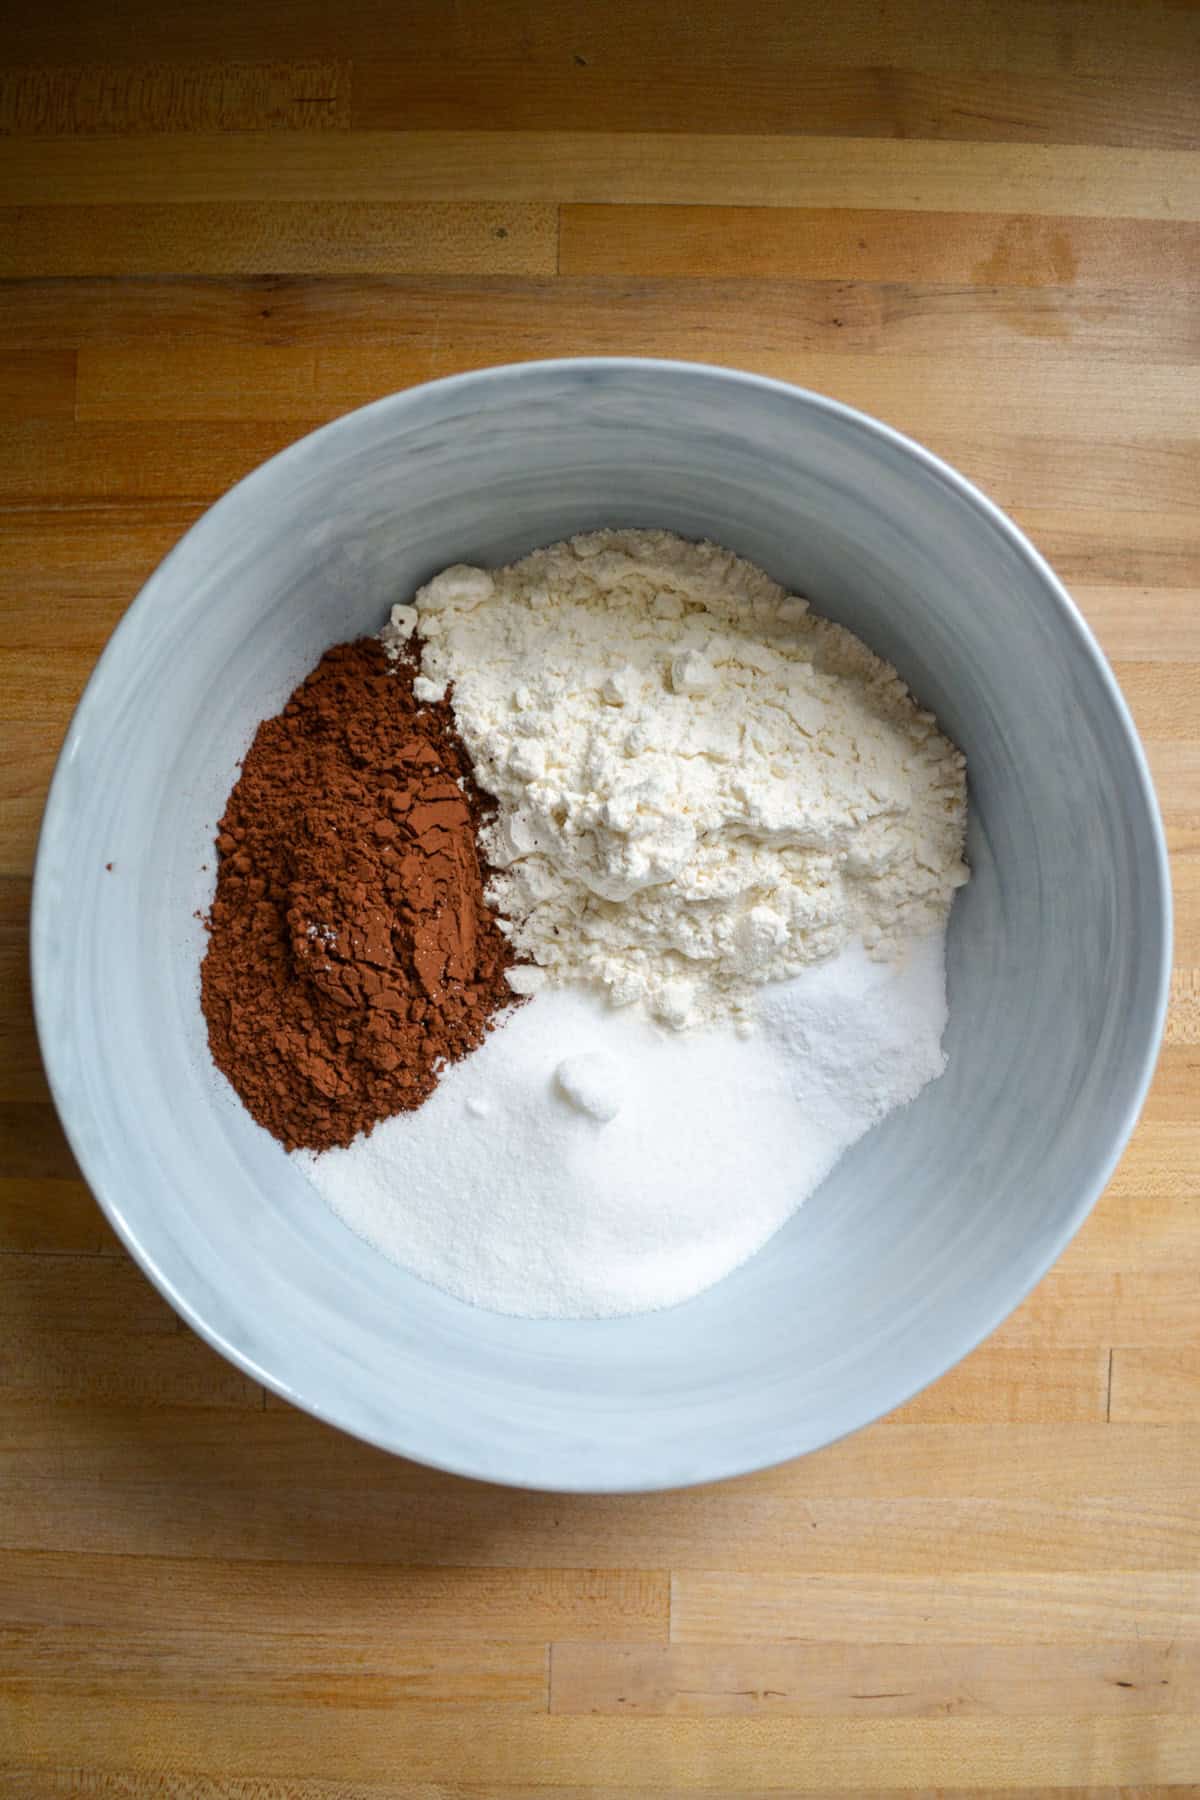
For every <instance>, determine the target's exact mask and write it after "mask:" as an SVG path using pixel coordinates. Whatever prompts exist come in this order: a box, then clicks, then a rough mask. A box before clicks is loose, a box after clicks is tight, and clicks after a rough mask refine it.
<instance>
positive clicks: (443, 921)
mask: <svg viewBox="0 0 1200 1800" xmlns="http://www.w3.org/2000/svg"><path fill="white" fill-rule="evenodd" d="M415 672H416V665H415V663H414V662H411V661H401V662H390V661H389V660H388V657H387V655H386V653H385V652H384V650H383V647H382V645H380V644H379V643H378V642H376V641H375V640H374V639H372V638H364V639H362V640H360V641H359V642H357V643H352V644H340V645H338V646H336V647H335V648H334V649H332V650H328V651H327V652H326V653H325V655H324V656H323V657H322V658H321V661H320V662H319V663H318V665H317V667H316V668H315V669H314V670H313V672H312V674H311V675H309V676H308V677H307V679H306V680H304V681H302V682H301V684H300V686H299V687H298V688H297V689H296V691H295V693H294V694H293V695H292V696H291V699H290V700H289V701H288V703H287V705H286V706H285V707H284V709H283V711H282V713H280V714H279V716H278V717H277V718H273V719H267V720H266V721H265V722H264V723H263V724H262V725H260V726H259V728H258V731H257V733H256V735H255V738H254V742H253V744H252V745H251V747H250V750H249V751H248V753H247V755H246V758H245V761H244V763H243V765H242V772H241V775H240V776H239V778H238V781H237V783H236V785H235V787H234V789H233V792H232V793H231V794H230V796H229V801H228V804H227V806H226V810H225V815H224V817H223V818H222V820H221V822H220V828H219V834H218V837H217V849H218V852H219V856H220V862H219V865H218V873H217V888H216V895H215V898H214V900H213V904H212V910H211V913H210V915H209V920H208V925H209V934H210V935H209V941H208V948H207V951H206V954H205V957H204V963H203V966H202V969H201V999H202V1004H203V1007H204V1014H205V1018H206V1020H207V1022H208V1041H209V1045H210V1047H211V1050H212V1055H213V1059H214V1061H215V1062H216V1064H217V1066H218V1067H219V1068H220V1069H221V1070H222V1071H223V1072H224V1074H225V1075H226V1076H227V1077H228V1079H229V1081H230V1082H231V1083H232V1085H233V1087H234V1088H235V1089H236V1090H237V1092H238V1094H239V1095H240V1096H241V1098H242V1100H243V1102H244V1103H245V1105H246V1107H247V1108H248V1110H249V1111H250V1112H251V1113H252V1114H253V1115H254V1117H255V1118H256V1119H257V1120H258V1122H259V1123H260V1124H261V1125H265V1126H266V1128H267V1130H268V1131H270V1132H272V1133H273V1134H274V1136H275V1137H277V1138H278V1139H279V1140H280V1142H281V1143H282V1144H284V1145H285V1146H286V1148H287V1149H289V1150H293V1149H297V1148H299V1147H305V1148H307V1149H311V1150H325V1149H328V1148H329V1147H330V1146H331V1145H334V1144H348V1143H350V1142H351V1140H352V1139H353V1138H354V1137H355V1136H356V1135H357V1134H358V1133H359V1132H369V1131H370V1130H371V1127H372V1126H373V1125H374V1124H375V1123H376V1122H377V1121H378V1120H380V1119H384V1118H387V1117H389V1116H390V1115H391V1114H392V1113H396V1112H401V1111H405V1110H407V1109H410V1108H412V1107H416V1106H420V1104H421V1102H422V1101H423V1100H425V1099H427V1098H428V1096H429V1094H430V1093H431V1091H432V1089H433V1088H434V1086H435V1084H436V1082H437V1077H438V1071H439V1069H440V1068H441V1067H442V1066H443V1065H444V1064H445V1063H448V1062H454V1061H456V1060H457V1059H458V1058H459V1057H462V1056H465V1055H466V1054H467V1053H468V1052H469V1051H471V1050H473V1049H475V1048H476V1047H477V1046H478V1045H479V1044H480V1043H481V1042H482V1040H483V1037H484V1034H485V1033H486V1031H487V1030H488V1027H489V1023H490V1021H491V1018H492V1015H493V1014H494V1013H495V1012H496V1010H497V1009H498V1008H499V1007H502V1006H507V1005H510V1004H512V1001H513V995H512V993H511V992H510V990H509V988H508V985H507V983H506V982H505V979H504V971H505V969H506V968H507V967H509V966H510V964H511V963H512V961H513V957H512V953H511V951H510V949H509V947H508V944H507V942H506V941H505V939H504V937H503V935H502V934H501V932H500V931H499V929H498V927H497V925H496V921H495V918H494V916H493V914H492V913H491V911H490V909H489V908H488V905H487V903H486V901H485V900H484V897H483V889H484V882H485V880H486V877H487V870H486V868H485V867H484V866H483V865H481V862H480V857H479V852H478V849H477V847H476V833H477V830H478V827H479V825H480V823H481V820H482V818H483V817H484V810H483V809H484V801H483V799H482V797H481V795H480V794H479V792H478V790H477V789H476V787H475V785H474V783H473V781H472V779H471V768H470V762H469V759H468V757H467V754H466V752H465V750H464V749H463V747H462V745H461V743H460V742H459V739H458V737H457V734H456V732H455V730H454V724H453V715H452V713H451V709H450V706H449V703H448V701H442V702H440V703H437V704H433V705H429V704H419V703H418V702H417V701H416V700H415V699H414V697H413V691H412V684H413V676H414V674H415Z"/></svg>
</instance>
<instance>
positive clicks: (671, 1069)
mask: <svg viewBox="0 0 1200 1800" xmlns="http://www.w3.org/2000/svg"><path fill="white" fill-rule="evenodd" d="M945 1022H946V992H945V967H944V940H943V935H942V934H941V933H940V932H937V933H933V934H932V935H929V936H927V937H925V938H922V939H920V940H919V941H917V942H916V943H913V944H911V945H910V946H909V947H908V948H907V949H906V950H905V951H904V952H903V953H902V954H901V956H900V957H899V958H898V959H897V960H895V961H892V962H880V961H877V960H874V959H873V958H872V957H870V956H868V955H867V953H866V951H865V949H864V948H863V946H862V944H861V943H860V942H858V941H854V942H852V943H851V944H850V945H848V946H847V947H846V948H845V949H844V950H843V951H841V952H840V954H838V955H837V956H835V957H832V958H831V959H829V960H828V961H826V962H823V963H819V964H816V965H814V966H813V967H811V968H809V969H806V970H804V971H803V972H802V973H801V974H800V975H798V976H796V977H795V978H793V979H791V980H789V981H783V982H773V983H769V984H767V985H766V986H765V987H763V988H762V989H761V990H760V1007H759V1029H758V1031H757V1032H756V1033H755V1034H754V1035H753V1036H750V1037H739V1036H737V1035H736V1033H735V1032H734V1031H733V1030H732V1029H731V1028H730V1027H728V1026H725V1027H721V1028H718V1029H712V1030H709V1031H704V1032H697V1033H694V1034H690V1035H684V1036H679V1035H678V1034H675V1033H671V1032H669V1031H664V1030H663V1029H661V1028H660V1027H659V1026H657V1025H655V1024H654V1023H652V1022H651V1021H650V1020H649V1019H647V1018H646V1017H645V1016H644V1015H643V1014H642V1013H640V1012H638V1011H634V1010H626V1011H618V1010H614V1009H613V1008H612V1007H611V1006H610V1005H609V1004H607V1003H606V1001H605V1000H604V999H602V998H600V997H599V996H598V994H597V993H596V991H595V990H594V989H588V988H586V987H580V986H563V987H551V988H548V989H546V990H545V991H544V992H542V993H541V994H539V995H538V997H537V998H536V999H535V1000H533V1001H532V1003H530V1004H529V1005H527V1006H524V1007H521V1008H518V1009H516V1010H515V1011H514V1012H513V1013H512V1015H511V1016H509V1017H508V1018H507V1019H506V1020H504V1022H503V1023H501V1024H500V1025H499V1026H498V1027H497V1029H496V1030H495V1031H493V1032H492V1033H491V1035H490V1036H489V1037H488V1038H487V1039H486V1040H485V1042H484V1043H483V1045H482V1046H481V1048H480V1049H478V1050H477V1051H476V1052H475V1054H474V1055H473V1056H471V1057H469V1058H467V1059H466V1060H465V1061H463V1062H459V1063H456V1064H454V1065H453V1066H452V1067H450V1068H448V1069H447V1070H446V1071H445V1072H444V1073H443V1075H442V1077H441V1081H440V1083H439V1085H438V1086H437V1088H436V1089H435V1090H434V1092H433V1094H432V1095H431V1096H430V1098H429V1099H428V1100H427V1101H426V1102H425V1105H424V1106H423V1107H422V1108H421V1109H420V1110H419V1111H418V1112H412V1113H403V1114H400V1115H398V1116H397V1117H395V1118H392V1119H388V1120H385V1121H384V1122H383V1123H382V1124H380V1125H378V1126H377V1127H376V1128H375V1130H374V1131H373V1133H372V1134H371V1135H370V1137H368V1138H365V1139H360V1140H359V1141H358V1142H356V1143H354V1144H353V1145H351V1146H350V1147H349V1148H348V1149H335V1150H330V1151H327V1152H326V1153H325V1154H323V1155H321V1156H312V1155H310V1154H308V1153H304V1155H303V1157H302V1160H303V1162H304V1164H305V1167H306V1170H307V1173H308V1175H309V1177H310V1179H311V1180H312V1181H313V1183H314V1185H315V1186H316V1187H317V1189H318V1190H319V1192H320V1193H321V1194H322V1195H323V1197H324V1198H325V1200H326V1201H327V1202H328V1204H329V1205H330V1206H331V1207H332V1208H333V1210H334V1211H335V1212H336V1213H337V1214H338V1215H339V1216H340V1217H341V1218H342V1219H343V1220H344V1221H345V1223H346V1224H347V1225H348V1226H350V1228H351V1229H352V1230H353V1231H355V1232H357V1233H358V1235H359V1236H360V1237H363V1238H365V1239H366V1240H367V1241H368V1242H369V1243H371V1244H373V1245H375V1246H376V1248H377V1249H379V1250H380V1251H382V1252H383V1254H384V1255H385V1256H387V1257H389V1258H391V1260H392V1261H393V1262H396V1263H400V1264H402V1265H403V1266H404V1267H405V1268H407V1269H410V1270H412V1271H413V1272H414V1273H415V1274H417V1275H421V1276H423V1277H424V1278H425V1279H426V1280H428V1281H430V1282H432V1283H434V1285H435V1286H437V1287H440V1288H443V1289H445V1290H446V1291H447V1292H448V1293H451V1294H454V1295H457V1296H458V1297H459V1298H460V1299H462V1300H466V1301H471V1302H474V1303H475V1304H476V1305H479V1306H485V1307H490V1308H492V1309H493V1310H495V1311H498V1312H505V1313H514V1314H520V1315H523V1316H526V1317H537V1318H542V1317H546V1318H549V1317H577V1318H578V1317H583V1318H602V1317H609V1316H616V1315H619V1314H624V1313H633V1312H641V1311H648V1310H651V1309H654V1308H657V1307H663V1306H670V1305H673V1304H675V1303H676V1302H678V1301H681V1300H686V1299H688V1298H689V1297H690V1296H691V1295H693V1294H697V1293H699V1292H701V1291H702V1290H703V1289H704V1288H707V1287H710V1286H711V1285H712V1284H713V1283H714V1282H716V1281H719V1280H720V1279H721V1277H722V1276H723V1275H726V1274H728V1273H729V1271H730V1270H731V1269H734V1268H736V1267H737V1266H738V1264H739V1263H742V1262H744V1261H745V1260H746V1259H747V1257H749V1256H752V1255H753V1254H754V1252H755V1251H756V1250H757V1249H759V1248H760V1246H761V1245H762V1244H764V1243H765V1242H766V1240H767V1239H768V1238H769V1237H770V1236H771V1235H772V1233H773V1232H775V1231H777V1230H778V1228H779V1227H780V1226H781V1225H782V1224H783V1223H784V1221H785V1220H786V1219H787V1218H788V1217H789V1216H790V1215H791V1214H792V1213H793V1212H794V1211H795V1210H796V1208H797V1207H798V1206H800V1205H801V1203H802V1202H803V1201H804V1200H805V1199H806V1198H807V1197H808V1195H809V1194H811V1193H812V1191H813V1189H814V1188H816V1187H817V1186H818V1184H819V1183H820V1182H821V1181H823V1180H824V1179H825V1177H826V1175H828V1173H829V1171H830V1170H831V1169H832V1168H833V1166H834V1164H835V1163H836V1162H837V1160H838V1158H839V1157H840V1156H841V1155H842V1153H843V1152H844V1151H845V1150H847V1149H848V1148H849V1147H850V1145H851V1144H852V1143H854V1142H855V1140H856V1139H858V1138H859V1137H861V1136H862V1135H863V1133H864V1132H865V1131H867V1130H869V1129H870V1127H871V1126H872V1125H874V1124H876V1123H877V1122H878V1121H879V1120H881V1119H882V1118H883V1117H884V1116H885V1115H886V1114H887V1113H889V1112H890V1111H892V1110H893V1108H895V1107H897V1106H902V1105H904V1104H906V1103H907V1102H908V1101H910V1100H913V1099H914V1098H915V1097H916V1095H917V1094H918V1093H919V1092H920V1090H921V1089H922V1088H923V1087H924V1086H925V1085H926V1083H927V1082H929V1081H931V1080H933V1079H935V1078H936V1077H937V1076H938V1075H940V1074H941V1072H942V1069H943V1067H944V1066H945V1059H944V1057H943V1055H942V1050H941V1036H942V1031H943V1029H944V1026H945Z"/></svg>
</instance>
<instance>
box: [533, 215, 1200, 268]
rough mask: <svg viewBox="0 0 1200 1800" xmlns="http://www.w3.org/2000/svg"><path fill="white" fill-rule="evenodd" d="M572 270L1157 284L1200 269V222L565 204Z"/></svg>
mask: <svg viewBox="0 0 1200 1800" xmlns="http://www.w3.org/2000/svg"><path fill="white" fill-rule="evenodd" d="M559 266H560V269H561V271H562V273H563V274H564V275H647V276H674V277H681V276H693V275H694V274H695V273H696V272H697V271H700V270H702V271H703V273H704V276H705V278H706V279H710V280H711V279H712V278H714V277H717V278H719V277H721V276H726V277H729V276H734V275H738V276H741V277H743V278H745V277H746V276H757V277H760V278H763V279H766V280H771V279H778V278H779V277H782V276H787V277H789V278H791V279H793V280H800V281H889V282H890V281H905V282H918V281H920V282H928V281H944V282H951V283H954V284H956V285H966V286H972V287H1015V288H1047V287H1049V288H1061V287H1073V286H1075V285H1079V286H1091V287H1100V288H1110V287H1117V288H1125V287H1132V288H1140V287H1143V286H1146V287H1150V288H1157V287H1160V286H1161V285H1162V284H1163V282H1164V281H1166V282H1167V283H1170V282H1171V280H1172V278H1174V279H1175V280H1179V281H1185V282H1186V281H1194V280H1196V279H1197V277H1198V275H1200V229H1197V228H1195V227H1193V226H1191V225H1180V224H1178V223H1173V222H1166V221H1160V220H1156V219H1122V218H1054V217H1052V216H1044V217H1036V216H1030V215H1029V214H1020V213H999V214H996V213H983V212H931V211H923V212H913V211H902V212H890V211H883V210H880V209H878V208H877V209H874V210H867V209H854V208H850V207H836V208H835V207H829V208H825V209H823V210H822V209H819V208H817V207H815V206H811V207H807V208H805V209H803V210H797V209H793V208H784V207H781V206H759V207H753V206H744V207H733V206H564V207H563V209H562V246H561V258H560V265H559Z"/></svg>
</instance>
